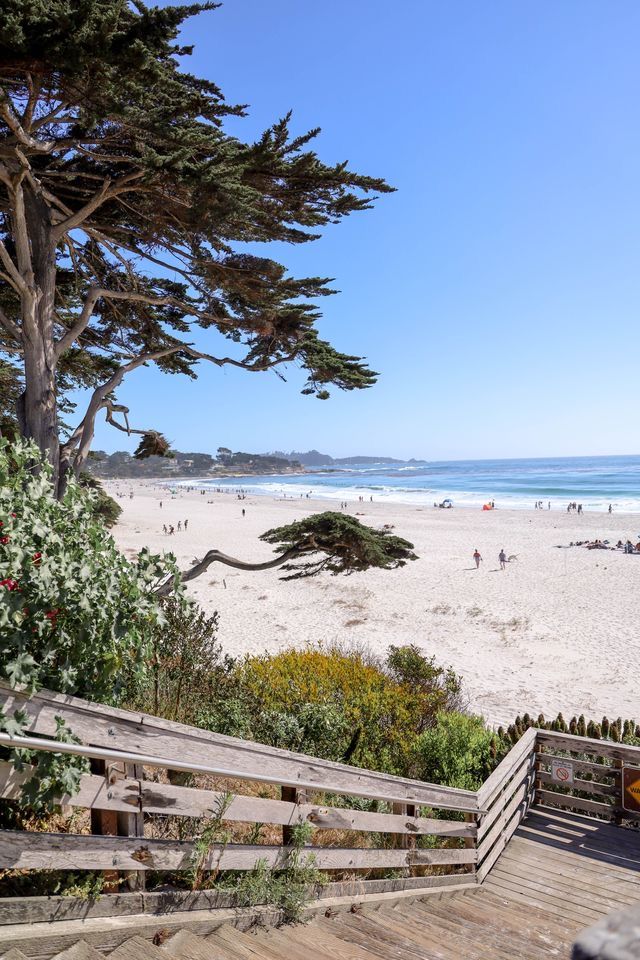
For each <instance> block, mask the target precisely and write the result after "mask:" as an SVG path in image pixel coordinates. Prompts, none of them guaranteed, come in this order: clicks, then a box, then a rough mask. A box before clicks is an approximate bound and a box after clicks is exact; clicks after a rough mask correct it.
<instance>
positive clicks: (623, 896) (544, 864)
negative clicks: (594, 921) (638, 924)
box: [494, 848, 637, 909]
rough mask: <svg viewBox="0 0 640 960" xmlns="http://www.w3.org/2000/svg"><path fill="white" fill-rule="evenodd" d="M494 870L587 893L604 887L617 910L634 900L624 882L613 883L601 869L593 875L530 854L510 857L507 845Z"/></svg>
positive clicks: (633, 894) (595, 891) (632, 893)
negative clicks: (537, 878) (539, 878)
mask: <svg viewBox="0 0 640 960" xmlns="http://www.w3.org/2000/svg"><path fill="white" fill-rule="evenodd" d="M601 866H603V865H601ZM494 870H505V871H506V872H509V873H517V874H518V875H523V874H524V875H525V876H539V877H544V878H545V882H546V883H547V884H548V886H549V888H551V887H554V888H558V889H561V888H566V889H567V890H568V891H570V890H572V889H575V888H576V887H578V888H579V889H580V890H581V891H584V893H586V894H589V895H590V896H596V897H597V896H601V895H602V894H603V890H604V891H605V894H606V896H607V897H608V898H609V899H611V900H612V901H615V902H616V903H618V905H619V909H622V907H623V906H625V905H626V904H627V903H633V902H634V901H635V900H636V899H637V897H636V894H635V893H634V892H630V890H629V887H628V886H627V885H626V884H624V883H622V884H615V883H614V882H613V881H612V880H611V878H610V877H608V876H607V875H606V874H605V872H604V871H603V870H601V871H600V873H597V874H595V875H589V874H588V873H587V872H586V871H584V870H583V871H580V870H577V869H571V868H569V869H567V870H562V869H561V865H559V864H558V863H556V862H551V863H550V862H549V861H548V860H546V859H544V858H539V859H537V860H536V859H535V858H533V857H522V856H517V855H516V856H512V855H510V853H509V848H507V849H506V850H505V851H504V853H503V854H502V856H501V857H500V860H499V862H498V863H497V864H496V865H495V867H494ZM612 909H613V908H612Z"/></svg>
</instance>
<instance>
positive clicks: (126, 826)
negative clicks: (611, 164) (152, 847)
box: [111, 763, 146, 892]
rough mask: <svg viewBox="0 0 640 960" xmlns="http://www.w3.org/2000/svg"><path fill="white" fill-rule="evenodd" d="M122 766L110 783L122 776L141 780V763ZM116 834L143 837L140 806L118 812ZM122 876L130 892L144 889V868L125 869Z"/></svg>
mask: <svg viewBox="0 0 640 960" xmlns="http://www.w3.org/2000/svg"><path fill="white" fill-rule="evenodd" d="M122 766H123V767H124V770H123V773H122V775H120V776H118V775H116V776H115V778H113V779H112V780H111V783H113V782H114V780H115V779H122V777H123V776H124V777H130V778H133V779H134V780H138V781H141V780H143V778H144V770H143V767H142V764H140V763H125V764H123V765H122ZM112 777H113V774H112ZM139 800H140V795H139V794H138V802H139ZM118 836H120V837H144V814H143V813H142V810H141V809H140V806H138V809H137V810H136V809H135V808H132V811H131V813H118ZM123 876H124V878H125V880H126V884H127V886H128V888H129V890H131V891H132V892H134V891H139V890H144V889H145V877H146V874H145V871H144V870H127V871H126V873H125V874H124V875H123Z"/></svg>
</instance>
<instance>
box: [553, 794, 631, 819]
mask: <svg viewBox="0 0 640 960" xmlns="http://www.w3.org/2000/svg"><path fill="white" fill-rule="evenodd" d="M537 800H538V803H542V804H544V805H545V806H547V805H548V806H552V807H560V808H561V809H562V810H584V811H585V812H586V813H600V814H604V815H605V816H607V817H610V816H611V813H612V811H613V809H614V808H613V806H612V805H611V804H610V803H599V802H598V801H597V800H582V799H580V797H567V796H564V795H563V794H560V793H552V792H551V791H550V790H540V791H538V796H537Z"/></svg>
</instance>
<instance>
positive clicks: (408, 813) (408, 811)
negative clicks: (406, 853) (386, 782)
mask: <svg viewBox="0 0 640 960" xmlns="http://www.w3.org/2000/svg"><path fill="white" fill-rule="evenodd" d="M391 812H392V813H395V814H398V815H399V816H401V817H407V819H408V818H409V817H415V815H416V806H415V804H413V803H393V804H392V805H391ZM393 846H394V847H397V848H398V849H400V850H415V849H416V838H415V836H412V834H410V833H394V834H393ZM414 874H415V867H412V866H406V867H403V868H402V876H403V877H412V876H414Z"/></svg>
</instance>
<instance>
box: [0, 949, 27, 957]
mask: <svg viewBox="0 0 640 960" xmlns="http://www.w3.org/2000/svg"><path fill="white" fill-rule="evenodd" d="M0 960H28V958H27V957H26V956H25V955H24V953H23V952H22V950H18V949H17V947H11V949H10V950H7V952H6V953H3V954H2V956H1V957H0Z"/></svg>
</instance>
